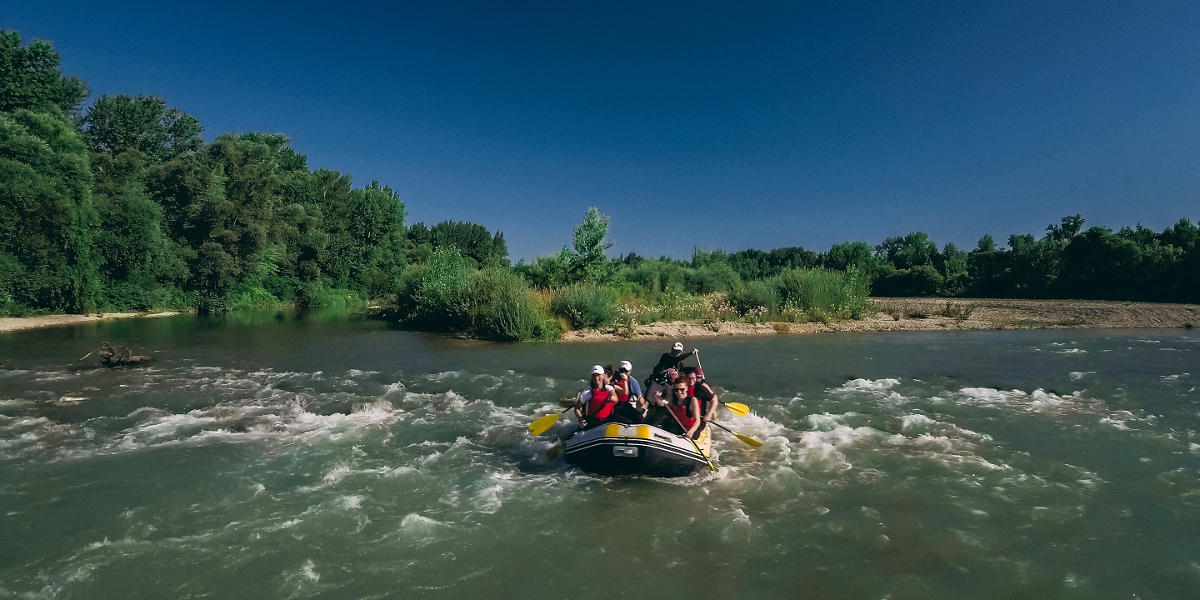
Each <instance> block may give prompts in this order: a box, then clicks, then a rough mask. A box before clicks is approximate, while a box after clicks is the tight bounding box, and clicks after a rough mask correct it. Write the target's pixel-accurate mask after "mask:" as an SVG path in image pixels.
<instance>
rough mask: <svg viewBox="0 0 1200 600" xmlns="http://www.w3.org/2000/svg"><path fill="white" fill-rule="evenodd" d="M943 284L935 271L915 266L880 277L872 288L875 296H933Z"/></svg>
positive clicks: (926, 266)
mask: <svg viewBox="0 0 1200 600" xmlns="http://www.w3.org/2000/svg"><path fill="white" fill-rule="evenodd" d="M944 283H945V279H944V278H943V277H942V274H941V273H938V272H937V269H934V268H933V267H931V266H929V265H917V266H915V267H913V268H911V269H900V270H898V271H896V272H894V273H890V274H888V275H886V276H883V277H880V278H879V279H877V280H876V281H875V282H874V284H873V285H872V288H873V289H874V291H875V293H876V294H880V295H884V296H935V295H937V293H938V292H939V291H940V290H941V289H942V287H943V285H944Z"/></svg>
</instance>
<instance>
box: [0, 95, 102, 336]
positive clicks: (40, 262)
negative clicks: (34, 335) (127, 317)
mask: <svg viewBox="0 0 1200 600" xmlns="http://www.w3.org/2000/svg"><path fill="white" fill-rule="evenodd" d="M91 185H92V177H91V168H90V165H89V163H88V152H87V145H86V144H85V143H84V140H83V136H82V135H80V133H79V132H78V130H76V129H75V124H74V123H73V122H72V121H71V120H70V119H69V118H67V117H66V116H65V115H64V114H63V113H62V112H60V111H58V110H54V111H53V112H50V113H35V112H31V111H29V110H25V109H21V110H18V111H17V112H15V113H13V114H0V263H3V264H4V265H6V266H5V267H4V268H3V277H4V278H5V281H0V296H6V297H7V298H6V299H7V300H9V301H16V302H19V303H22V304H25V305H28V306H33V307H39V308H48V309H51V310H58V311H65V312H84V311H88V310H92V309H93V308H94V307H95V306H96V296H97V265H96V260H95V257H94V255H93V253H92V238H93V235H94V232H95V228H96V211H95V209H94V208H93V207H92V201H91Z"/></svg>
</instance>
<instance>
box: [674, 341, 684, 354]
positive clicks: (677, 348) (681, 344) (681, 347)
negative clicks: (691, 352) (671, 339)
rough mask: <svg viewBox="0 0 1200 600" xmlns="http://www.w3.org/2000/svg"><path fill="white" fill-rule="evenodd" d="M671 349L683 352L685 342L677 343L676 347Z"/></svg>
mask: <svg viewBox="0 0 1200 600" xmlns="http://www.w3.org/2000/svg"><path fill="white" fill-rule="evenodd" d="M671 348H673V349H675V350H678V351H680V352H683V342H675V345H674V346H671Z"/></svg>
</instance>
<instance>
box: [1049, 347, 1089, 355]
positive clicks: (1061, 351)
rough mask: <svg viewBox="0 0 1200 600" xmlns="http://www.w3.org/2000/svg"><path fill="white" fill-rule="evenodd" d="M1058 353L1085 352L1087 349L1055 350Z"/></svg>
mask: <svg viewBox="0 0 1200 600" xmlns="http://www.w3.org/2000/svg"><path fill="white" fill-rule="evenodd" d="M1055 352H1057V353H1058V354H1087V350H1084V349H1083V348H1067V349H1066V350H1056V351H1055Z"/></svg>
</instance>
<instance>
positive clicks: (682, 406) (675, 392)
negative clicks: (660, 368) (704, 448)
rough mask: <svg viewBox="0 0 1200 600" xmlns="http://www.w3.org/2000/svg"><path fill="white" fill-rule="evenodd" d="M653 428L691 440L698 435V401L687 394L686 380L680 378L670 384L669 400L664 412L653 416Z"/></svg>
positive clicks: (701, 423) (700, 422) (699, 421)
mask: <svg viewBox="0 0 1200 600" xmlns="http://www.w3.org/2000/svg"><path fill="white" fill-rule="evenodd" d="M654 421H655V422H653V423H651V425H654V426H655V427H658V428H660V429H664V430H666V431H669V432H671V433H674V434H676V435H686V436H687V437H690V438H692V439H696V436H698V435H699V434H700V426H701V425H703V422H702V421H701V419H700V401H699V400H696V397H695V396H692V395H690V394H688V385H687V380H686V379H684V378H683V377H680V378H678V379H676V380H675V383H673V384H671V399H670V400H668V401H667V406H666V410H660V411H658V412H657V413H656V414H655V419H654Z"/></svg>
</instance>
